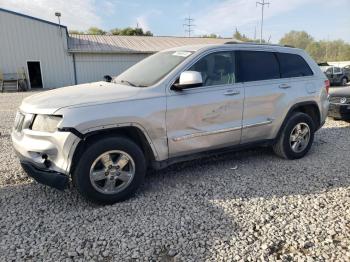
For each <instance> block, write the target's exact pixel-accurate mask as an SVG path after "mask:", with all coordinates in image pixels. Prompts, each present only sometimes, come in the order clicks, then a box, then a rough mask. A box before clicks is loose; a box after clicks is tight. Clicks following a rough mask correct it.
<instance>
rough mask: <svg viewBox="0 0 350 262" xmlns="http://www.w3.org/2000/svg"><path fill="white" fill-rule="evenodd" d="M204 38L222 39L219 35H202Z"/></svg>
mask: <svg viewBox="0 0 350 262" xmlns="http://www.w3.org/2000/svg"><path fill="white" fill-rule="evenodd" d="M201 37H203V38H220V36H219V35H217V34H209V35H201Z"/></svg>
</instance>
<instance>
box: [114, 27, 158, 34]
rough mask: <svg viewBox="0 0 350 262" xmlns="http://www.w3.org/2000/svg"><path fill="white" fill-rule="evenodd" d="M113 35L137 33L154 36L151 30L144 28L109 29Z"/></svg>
mask: <svg viewBox="0 0 350 262" xmlns="http://www.w3.org/2000/svg"><path fill="white" fill-rule="evenodd" d="M109 32H110V33H111V34H112V35H137V36H153V34H152V32H151V31H146V32H144V31H143V29H142V28H138V27H136V28H132V27H126V28H122V29H120V28H114V29H112V30H110V31H109Z"/></svg>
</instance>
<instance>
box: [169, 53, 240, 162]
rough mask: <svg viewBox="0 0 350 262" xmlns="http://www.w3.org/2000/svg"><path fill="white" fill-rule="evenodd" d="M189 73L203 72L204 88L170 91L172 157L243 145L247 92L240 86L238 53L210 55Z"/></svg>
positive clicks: (170, 151)
mask: <svg viewBox="0 0 350 262" xmlns="http://www.w3.org/2000/svg"><path fill="white" fill-rule="evenodd" d="M188 70H189V71H197V72H200V73H201V75H202V79H203V86H202V87H196V88H191V89H185V90H182V91H173V90H169V92H168V96H167V113H166V123H167V136H168V145H169V156H170V157H174V156H179V155H184V154H189V153H193V152H199V151H206V150H210V149H214V148H220V147H224V146H229V145H235V144H239V143H240V139H241V126H242V112H243V99H244V90H243V88H242V84H239V83H236V69H235V53H234V52H231V51H221V52H214V53H211V54H208V55H206V56H204V57H202V58H201V59H199V60H198V62H196V63H195V64H194V65H193V66H191V67H190V68H189V69H188Z"/></svg>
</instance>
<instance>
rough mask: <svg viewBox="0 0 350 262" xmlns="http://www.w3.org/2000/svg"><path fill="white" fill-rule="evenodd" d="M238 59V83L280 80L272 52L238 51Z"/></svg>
mask: <svg viewBox="0 0 350 262" xmlns="http://www.w3.org/2000/svg"><path fill="white" fill-rule="evenodd" d="M238 57H239V58H238V64H239V80H240V81H242V82H250V81H259V80H269V79H277V78H280V72H279V65H278V61H277V58H276V55H275V54H274V53H273V52H265V51H239V54H238Z"/></svg>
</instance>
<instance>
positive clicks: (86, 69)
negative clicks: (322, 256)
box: [75, 53, 149, 84]
mask: <svg viewBox="0 0 350 262" xmlns="http://www.w3.org/2000/svg"><path fill="white" fill-rule="evenodd" d="M147 56H149V54H89V53H86V54H85V53H79V54H75V61H76V70H77V82H78V84H80V83H88V82H94V81H99V80H103V76H105V75H111V76H117V75H119V74H120V73H122V72H123V71H125V70H126V69H128V68H129V67H130V66H132V65H134V64H136V63H137V62H139V61H141V60H142V59H144V58H146V57H147Z"/></svg>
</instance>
